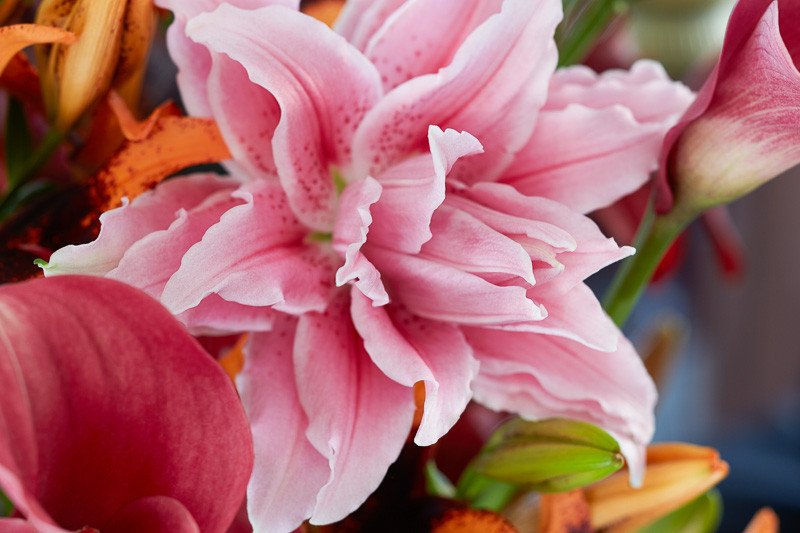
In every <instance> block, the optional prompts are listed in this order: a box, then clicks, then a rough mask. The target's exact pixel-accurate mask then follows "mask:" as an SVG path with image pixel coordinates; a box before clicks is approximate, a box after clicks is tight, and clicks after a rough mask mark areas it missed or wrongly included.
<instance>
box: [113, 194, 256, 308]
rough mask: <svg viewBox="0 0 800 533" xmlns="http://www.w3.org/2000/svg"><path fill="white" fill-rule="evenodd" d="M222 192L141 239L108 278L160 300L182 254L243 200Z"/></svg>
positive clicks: (179, 263) (177, 266)
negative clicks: (167, 225)
mask: <svg viewBox="0 0 800 533" xmlns="http://www.w3.org/2000/svg"><path fill="white" fill-rule="evenodd" d="M232 193H233V191H232V190H231V189H224V190H221V191H218V192H215V193H213V194H211V195H210V196H208V197H207V198H206V199H205V200H204V201H203V202H200V203H199V204H198V205H196V206H194V207H193V208H191V210H190V211H189V212H187V211H186V210H184V209H180V210H178V212H177V214H176V220H175V221H174V222H173V223H172V224H170V226H169V228H166V229H162V230H158V231H154V232H153V233H150V234H148V235H144V236H143V237H142V238H141V239H139V240H138V241H136V242H134V243H133V244H132V245H131V246H130V248H128V250H126V251H125V255H123V256H122V259H121V260H120V261H119V264H118V265H117V267H116V268H115V269H113V270H111V271H110V272H109V273H108V274H107V276H108V277H110V278H112V279H117V280H119V281H124V282H125V283H127V284H129V285H133V286H134V287H137V288H139V289H141V290H143V291H144V292H146V293H147V294H149V295H150V296H152V297H153V298H156V299H160V298H161V294H162V293H163V292H164V286H165V285H166V284H167V281H169V278H170V277H172V275H173V274H175V272H177V271H178V269H179V268H180V266H181V259H182V258H183V256H184V254H185V253H186V252H187V251H188V250H189V249H190V248H191V247H192V246H193V245H195V244H196V243H198V242H200V240H201V239H202V238H203V235H204V234H205V232H206V231H208V228H210V227H211V226H213V225H214V224H216V223H217V222H219V220H220V217H222V215H223V214H224V213H226V212H227V211H228V210H230V209H232V208H234V207H236V206H237V205H242V204H243V203H244V200H243V199H242V198H241V197H239V196H236V195H234V194H232Z"/></svg>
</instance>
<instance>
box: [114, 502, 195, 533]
mask: <svg viewBox="0 0 800 533" xmlns="http://www.w3.org/2000/svg"><path fill="white" fill-rule="evenodd" d="M142 531H147V532H148V533H200V528H199V527H198V525H197V522H195V520H194V518H193V517H192V514H191V513H190V512H189V511H188V510H187V509H186V507H184V506H183V504H181V502H179V501H178V500H176V499H175V498H169V497H167V496H148V497H147V498H139V499H138V500H134V501H132V502H130V503H128V504H126V505H125V506H123V507H122V509H120V510H119V511H117V512H116V513H115V514H114V516H113V517H112V518H111V520H110V521H109V522H108V523H107V524H106V525H105V526H103V533H141V532H142Z"/></svg>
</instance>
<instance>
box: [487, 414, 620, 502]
mask: <svg viewBox="0 0 800 533" xmlns="http://www.w3.org/2000/svg"><path fill="white" fill-rule="evenodd" d="M623 465H624V460H623V458H622V454H621V453H620V448H619V444H617V442H616V441H615V440H614V439H613V438H612V437H611V436H610V435H608V433H606V432H605V431H603V430H601V429H600V428H598V427H596V426H593V425H591V424H588V423H586V422H578V421H574V420H565V419H549V420H543V421H541V422H526V421H523V420H521V419H514V420H512V421H510V422H508V423H506V424H505V425H504V426H502V427H501V428H500V429H499V430H498V431H497V432H495V434H494V436H493V437H492V439H491V440H490V441H489V442H488V443H487V445H486V447H485V448H484V450H483V452H482V453H481V455H480V456H479V457H478V458H477V460H476V462H475V465H474V466H475V469H476V470H477V471H478V472H480V473H482V474H483V475H485V476H488V477H491V478H494V479H498V480H502V481H505V482H509V483H516V484H519V485H523V486H525V487H526V488H530V489H533V490H537V491H540V492H561V491H566V490H571V489H574V488H576V487H582V486H584V485H587V484H589V483H592V482H594V481H597V480H599V479H602V478H604V477H606V476H608V475H610V474H612V473H614V472H615V471H617V470H619V469H620V468H621V467H622V466H623Z"/></svg>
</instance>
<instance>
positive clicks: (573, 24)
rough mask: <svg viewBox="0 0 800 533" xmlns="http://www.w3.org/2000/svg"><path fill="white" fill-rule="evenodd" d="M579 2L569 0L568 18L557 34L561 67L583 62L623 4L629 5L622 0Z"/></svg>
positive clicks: (566, 16) (566, 6)
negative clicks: (621, 0)
mask: <svg viewBox="0 0 800 533" xmlns="http://www.w3.org/2000/svg"><path fill="white" fill-rule="evenodd" d="M575 4H576V3H575V2H574V1H571V2H567V3H566V5H565V18H564V22H563V23H562V27H560V28H559V29H558V31H557V35H556V39H557V42H558V56H559V57H558V65H559V66H561V67H564V66H567V65H574V64H576V63H579V62H580V61H581V60H582V59H583V58H584V56H585V55H586V54H587V53H588V52H589V50H590V49H591V47H592V46H593V45H594V43H595V41H597V38H598V37H600V35H602V33H603V32H604V31H605V29H606V26H607V25H608V23H609V22H610V21H611V19H612V18H613V17H614V16H615V15H617V14H618V13H619V11H620V7H621V6H625V4H624V3H621V2H620V0H590V1H588V2H586V1H584V2H581V3H580V4H579V5H575ZM581 4H582V5H581ZM568 19H569V20H568Z"/></svg>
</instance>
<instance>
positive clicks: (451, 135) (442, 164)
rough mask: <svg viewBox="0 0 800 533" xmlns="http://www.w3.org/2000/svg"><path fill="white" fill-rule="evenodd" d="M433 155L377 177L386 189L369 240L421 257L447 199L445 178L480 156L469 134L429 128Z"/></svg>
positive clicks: (409, 159) (473, 139)
mask: <svg viewBox="0 0 800 533" xmlns="http://www.w3.org/2000/svg"><path fill="white" fill-rule="evenodd" d="M428 141H429V145H430V155H428V154H421V155H418V156H414V157H410V158H408V159H406V160H405V161H402V162H401V163H398V164H397V165H394V166H392V167H391V168H389V169H388V170H386V171H385V172H383V173H381V174H380V175H379V176H378V178H377V179H378V181H379V182H380V184H381V186H382V187H383V193H382V194H381V198H380V201H379V202H378V203H377V204H375V206H374V207H373V208H372V213H373V218H374V221H373V223H372V225H371V226H370V236H369V240H370V242H371V243H376V244H379V245H381V246H384V247H388V248H391V249H392V250H397V251H402V252H407V253H411V254H415V253H418V252H419V251H420V248H421V247H422V245H423V244H424V243H425V242H427V241H428V240H430V238H431V231H430V224H431V217H432V216H433V213H434V211H435V210H436V209H437V208H438V207H439V206H440V205H441V203H442V201H444V198H445V178H446V176H447V174H448V173H449V172H450V170H451V169H452V168H453V165H454V164H455V163H456V161H458V160H459V159H460V158H462V157H466V156H470V155H474V154H477V153H480V151H481V150H482V148H481V145H480V143H479V142H478V141H477V139H475V138H474V137H473V136H472V135H470V134H469V133H464V132H462V133H458V132H456V131H454V130H447V131H444V132H443V131H442V130H441V129H439V128H438V127H436V126H430V127H429V128H428Z"/></svg>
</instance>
